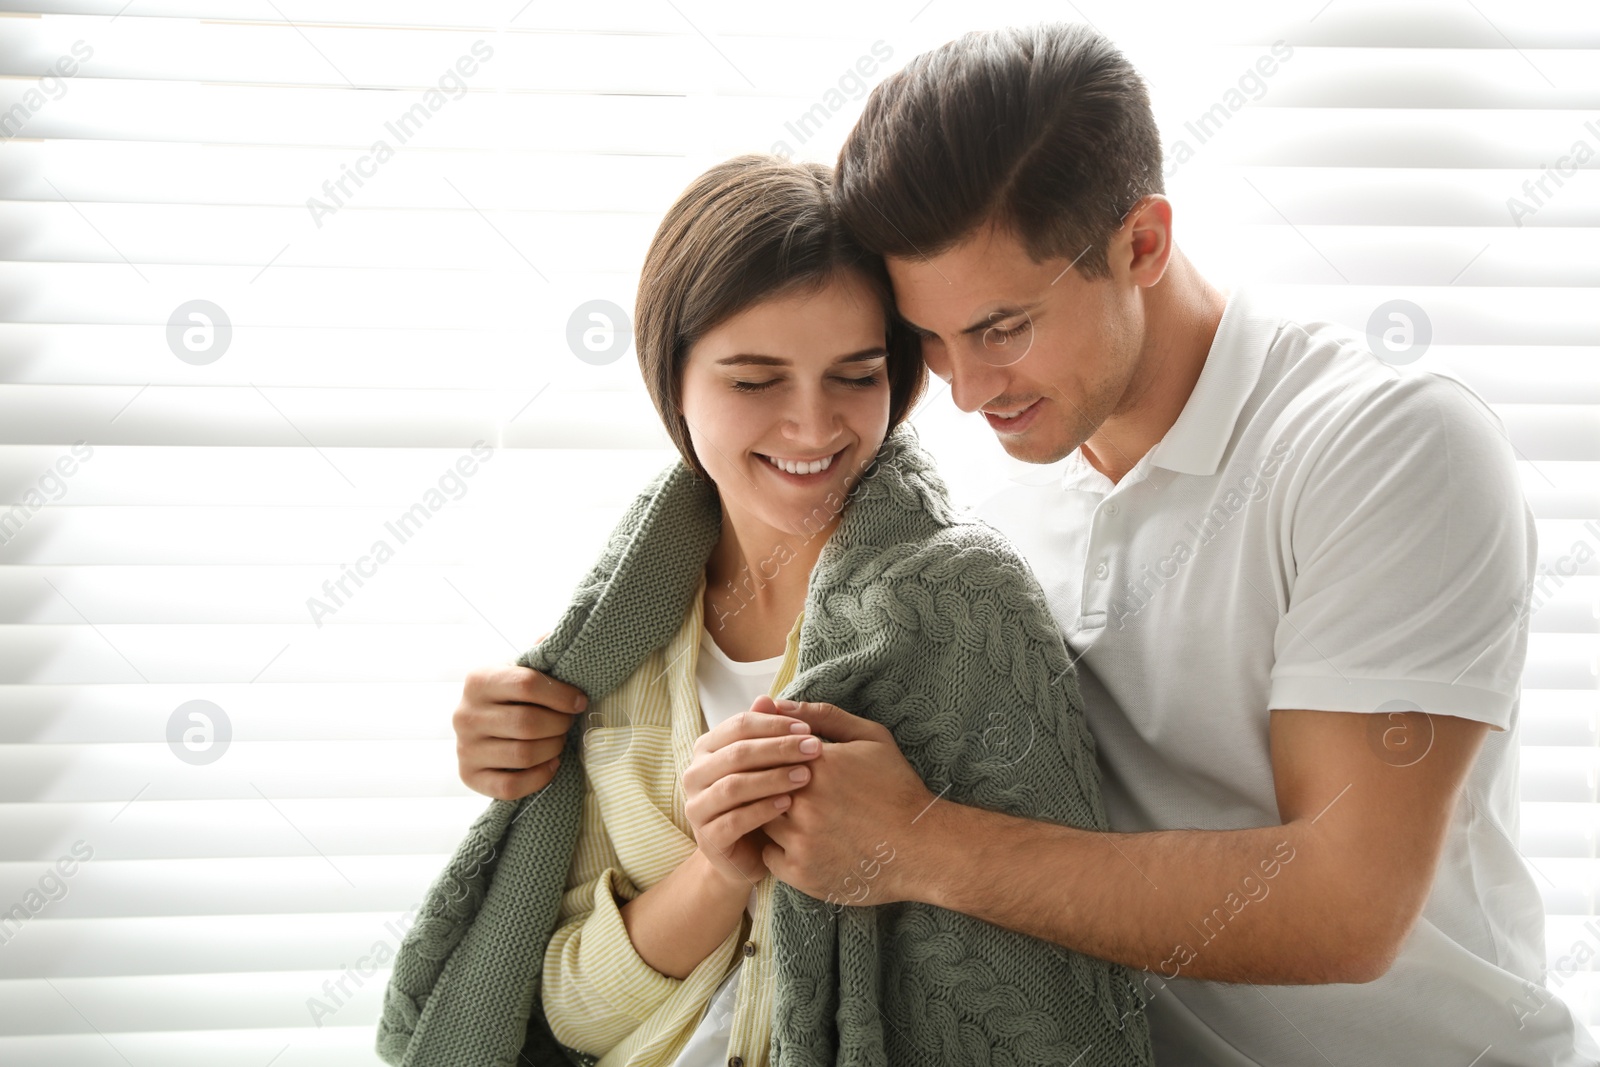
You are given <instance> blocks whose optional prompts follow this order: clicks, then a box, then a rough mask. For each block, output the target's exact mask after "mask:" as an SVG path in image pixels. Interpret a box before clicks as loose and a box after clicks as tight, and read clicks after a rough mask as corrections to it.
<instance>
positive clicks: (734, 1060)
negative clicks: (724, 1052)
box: [728, 1056, 744, 1067]
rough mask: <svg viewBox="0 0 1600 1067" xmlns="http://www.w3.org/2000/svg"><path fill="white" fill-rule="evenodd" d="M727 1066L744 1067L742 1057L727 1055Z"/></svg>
mask: <svg viewBox="0 0 1600 1067" xmlns="http://www.w3.org/2000/svg"><path fill="white" fill-rule="evenodd" d="M728 1067H744V1057H743V1056H729V1057H728Z"/></svg>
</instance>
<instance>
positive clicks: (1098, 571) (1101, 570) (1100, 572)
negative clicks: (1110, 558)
mask: <svg viewBox="0 0 1600 1067" xmlns="http://www.w3.org/2000/svg"><path fill="white" fill-rule="evenodd" d="M1110 573H1111V568H1110V567H1107V566H1106V565H1105V564H1104V563H1102V564H1100V566H1098V567H1096V568H1095V569H1094V576H1095V577H1096V578H1104V577H1105V576H1106V575H1108V574H1110Z"/></svg>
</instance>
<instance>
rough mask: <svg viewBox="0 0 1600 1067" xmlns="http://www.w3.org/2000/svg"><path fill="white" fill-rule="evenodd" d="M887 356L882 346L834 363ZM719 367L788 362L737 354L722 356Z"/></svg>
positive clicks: (760, 365)
mask: <svg viewBox="0 0 1600 1067" xmlns="http://www.w3.org/2000/svg"><path fill="white" fill-rule="evenodd" d="M888 354H889V350H888V349H887V348H884V347H883V346H882V345H878V346H877V347H876V348H863V349H862V350H861V351H859V352H851V353H850V354H849V355H845V356H840V357H839V358H838V359H836V360H834V362H835V363H865V362H866V361H867V360H871V359H882V358H883V357H885V356H887V355H888ZM716 365H717V366H719V367H787V366H789V361H788V360H787V359H784V358H783V357H781V356H764V355H759V354H757V353H754V352H739V353H737V354H735V355H731V356H723V357H722V358H721V359H719V360H717V362H716Z"/></svg>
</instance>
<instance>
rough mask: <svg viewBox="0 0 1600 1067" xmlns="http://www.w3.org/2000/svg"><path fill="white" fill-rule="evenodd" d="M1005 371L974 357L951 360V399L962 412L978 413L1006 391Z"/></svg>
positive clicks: (959, 357) (957, 357) (960, 357)
mask: <svg viewBox="0 0 1600 1067" xmlns="http://www.w3.org/2000/svg"><path fill="white" fill-rule="evenodd" d="M1004 386H1005V371H1004V370H1003V369H1002V368H999V367H994V366H992V365H990V364H988V363H986V362H984V361H983V360H981V359H978V358H975V357H972V356H955V357H952V358H951V360H950V399H951V400H954V401H955V405H956V407H958V408H960V409H961V410H962V411H977V410H978V409H979V408H981V407H982V406H983V405H985V404H987V403H988V402H989V401H991V400H993V399H994V398H995V397H997V396H999V395H1000V394H1001V392H1003V391H1004Z"/></svg>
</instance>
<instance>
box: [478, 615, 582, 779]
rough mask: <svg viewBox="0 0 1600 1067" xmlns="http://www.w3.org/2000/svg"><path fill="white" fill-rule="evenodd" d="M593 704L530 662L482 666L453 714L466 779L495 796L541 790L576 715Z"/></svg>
mask: <svg viewBox="0 0 1600 1067" xmlns="http://www.w3.org/2000/svg"><path fill="white" fill-rule="evenodd" d="M541 640H543V639H542V638H541ZM588 706H589V700H588V697H586V696H584V694H583V692H582V691H581V690H578V689H575V688H573V687H572V686H570V685H567V684H566V683H564V682H558V681H556V680H555V679H554V678H551V677H550V676H549V675H546V674H541V673H539V672H538V671H535V670H531V669H529V668H527V667H518V666H516V665H514V664H503V663H497V664H494V665H492V666H488V667H479V668H478V669H476V670H474V671H473V672H472V673H470V674H468V675H467V681H466V684H465V685H464V686H463V687H462V690H461V703H460V705H459V706H458V707H457V708H456V710H455V714H454V716H453V717H452V720H451V721H452V723H453V724H454V726H455V730H456V759H457V760H458V761H459V763H460V766H461V780H462V781H463V782H465V783H466V784H467V788H469V789H471V790H473V791H474V792H478V793H482V794H483V795H484V796H487V797H493V798H495V799H496V800H518V799H520V798H522V797H525V796H529V795H531V794H533V793H537V792H538V791H539V790H541V789H543V788H544V787H545V786H547V785H549V784H550V780H551V779H552V778H554V777H555V774H556V768H557V767H559V766H560V765H561V760H560V758H559V757H560V755H561V750H562V749H563V748H564V747H565V746H566V741H567V729H568V727H570V726H571V725H572V716H574V715H576V714H578V713H579V712H582V711H583V710H584V709H585V708H587V707H588Z"/></svg>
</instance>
